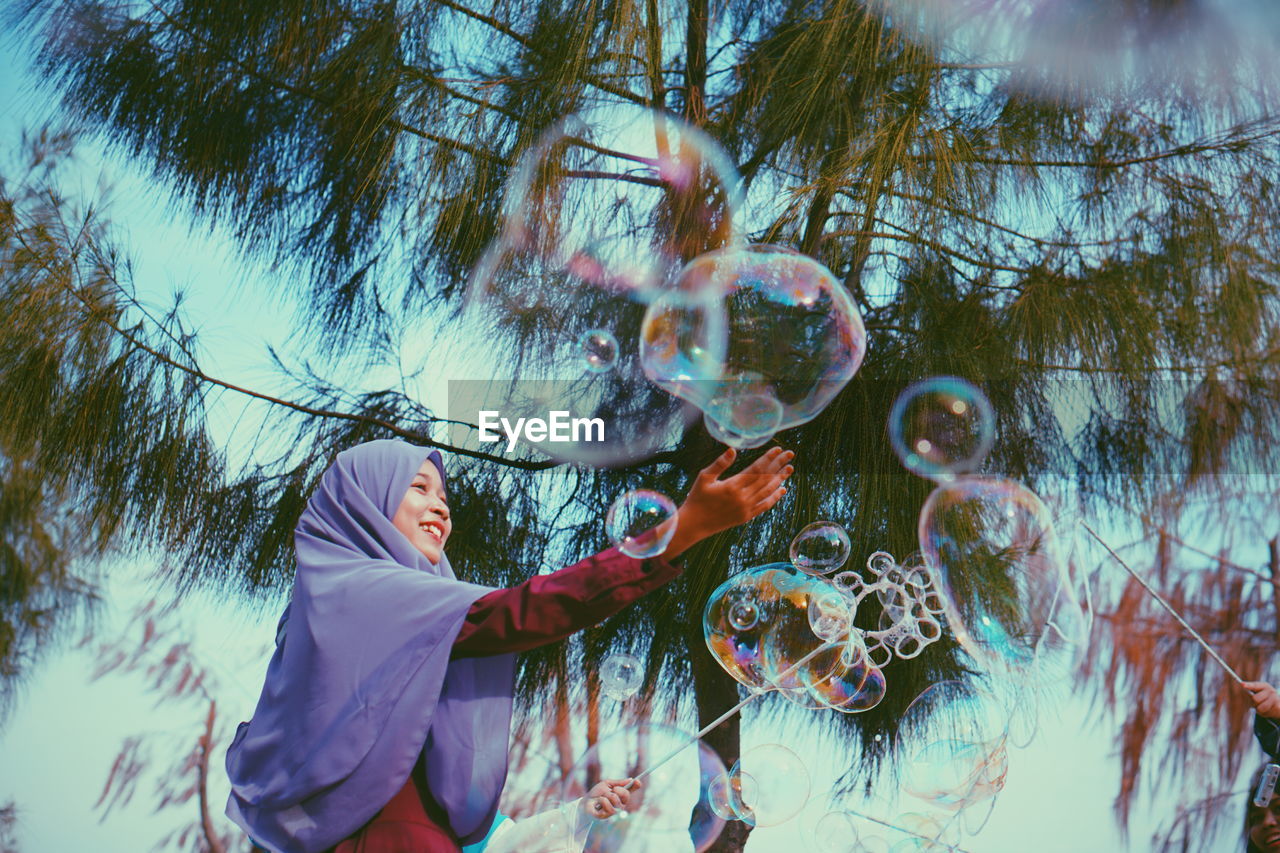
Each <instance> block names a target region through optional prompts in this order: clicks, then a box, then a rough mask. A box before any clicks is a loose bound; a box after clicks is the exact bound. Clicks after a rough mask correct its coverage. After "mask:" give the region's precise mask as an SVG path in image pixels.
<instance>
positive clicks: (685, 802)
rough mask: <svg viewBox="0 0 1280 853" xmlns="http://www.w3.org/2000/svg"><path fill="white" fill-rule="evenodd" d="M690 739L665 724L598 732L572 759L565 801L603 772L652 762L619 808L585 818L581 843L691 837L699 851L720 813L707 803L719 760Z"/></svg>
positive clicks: (628, 845) (603, 847) (594, 846)
mask: <svg viewBox="0 0 1280 853" xmlns="http://www.w3.org/2000/svg"><path fill="white" fill-rule="evenodd" d="M690 739H691V735H689V734H686V733H685V732H682V731H679V730H677V729H673V728H670V727H668V726H659V725H641V726H634V727H630V728H626V729H623V730H621V731H618V732H615V733H614V734H611V735H608V736H606V737H603V738H601V739H600V740H599V741H597V742H596V744H595V746H593V747H591V749H589V750H587V752H586V753H584V754H583V755H582V757H581V758H579V759H578V761H577V763H575V764H574V765H573V767H572V768H571V769H570V770H569V772H568V773H567V774H565V776H564V778H563V780H562V787H561V796H562V798H563V799H564V800H565V801H570V800H575V799H578V798H581V797H585V796H586V793H587V791H589V790H590V789H591V787H592V786H593V785H595V784H596V783H597V782H599V781H601V780H602V779H629V778H633V777H634V776H635V775H636V774H637V773H638V772H639V771H640V770H642V769H644V768H645V767H652V768H653V770H652V772H651V773H650V774H649V775H647V776H645V777H644V779H643V780H642V782H643V785H642V787H640V788H639V789H637V790H635V791H633V792H632V794H631V801H630V803H629V804H628V806H627V809H626V812H627V813H626V814H625V815H622V814H619V815H617V816H615V817H612V818H609V819H608V820H593V821H591V828H590V835H589V836H588V838H587V843H586V848H585V849H587V850H591V851H598V853H624V851H629V850H666V849H683V850H688V849H690V848H689V844H690V841H692V843H693V850H694V851H695V853H698V851H702V850H706V849H707V848H708V847H710V846H711V845H712V844H713V843H714V842H715V840H716V838H718V837H719V835H720V830H721V829H723V827H724V818H723V817H720V816H719V815H717V814H716V813H715V811H714V810H713V809H712V804H711V799H710V797H709V796H708V790H709V788H710V786H711V784H712V782H713V781H714V780H716V779H717V778H719V777H722V776H724V774H725V766H724V762H723V761H721V760H720V757H719V756H718V755H716V753H715V750H713V749H711V747H709V746H707V745H706V744H704V743H703V742H702V741H697V742H696V743H694V744H693V745H690ZM668 756H671V758H670V760H669V761H665V762H664V761H662V760H663V759H665V758H667V757H668ZM659 762H662V763H661V764H659Z"/></svg>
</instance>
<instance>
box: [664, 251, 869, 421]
mask: <svg viewBox="0 0 1280 853" xmlns="http://www.w3.org/2000/svg"><path fill="white" fill-rule="evenodd" d="M865 351H866V331H865V329H864V328H863V325H862V317H861V315H860V314H859V313H858V309H857V307H856V306H855V305H854V304H853V300H852V299H850V297H849V295H848V293H847V292H846V291H845V289H844V287H843V286H842V285H841V284H840V282H838V281H837V280H836V279H835V277H834V276H833V275H832V274H831V272H830V271H829V270H828V269H827V268H826V267H824V266H822V264H820V263H818V262H817V261H815V260H813V259H812V258H809V257H807V256H805V255H802V254H800V253H798V252H794V251H791V250H790V249H784V248H780V247H777V246H768V245H755V246H749V247H746V248H727V249H720V250H717V251H713V252H708V253H707V254H704V255H702V256H700V257H697V258H695V259H694V260H693V261H691V262H690V263H689V265H688V266H687V267H685V269H684V270H683V271H682V272H681V273H680V277H679V279H678V280H677V282H676V284H675V290H674V292H672V293H667V294H664V295H663V296H662V297H660V298H659V299H657V300H655V301H654V302H653V303H652V304H651V305H650V306H649V309H648V310H647V311H646V312H645V317H644V323H643V327H642V331H641V337H640V360H641V363H642V364H643V366H644V370H645V373H646V374H647V375H648V376H649V378H650V379H652V380H653V381H654V382H655V383H656V384H657V385H658V386H660V387H662V388H664V389H666V390H667V391H670V392H671V393H672V394H674V395H676V396H679V397H683V398H684V399H686V400H689V401H690V402H691V403H693V404H694V405H696V406H698V407H699V408H700V409H702V410H703V411H704V412H707V413H708V414H712V416H713V418H714V419H716V420H717V422H718V423H719V424H720V425H721V426H722V427H730V426H731V425H730V424H726V422H725V419H724V418H723V417H718V416H717V415H715V414H714V413H713V410H716V411H719V410H721V409H723V408H724V406H725V403H724V402H723V401H725V400H729V401H731V402H730V407H731V408H733V407H736V406H738V405H740V404H739V403H737V402H734V401H742V400H756V399H759V398H765V399H768V400H773V401H776V402H777V404H778V406H779V408H780V409H781V413H780V415H779V416H778V423H777V429H780V430H781V429H788V428H790V427H793V426H797V425H799V424H803V423H805V422H807V421H809V420H811V419H812V418H814V417H815V416H816V415H817V414H818V413H819V412H821V411H822V409H823V408H825V407H826V405H827V404H828V403H829V402H831V400H832V398H834V397H835V395H836V394H838V393H839V392H840V390H841V389H842V388H844V386H845V384H846V383H848V381H849V379H850V378H852V377H853V374H854V373H855V372H856V371H857V369H858V367H859V365H861V363H862V357H863V354H864V353H865ZM713 363H714V364H715V365H716V367H718V369H717V370H712V369H710V368H709V365H711V364H713ZM688 365H695V366H696V369H690V368H689V367H688ZM747 408H748V410H749V411H754V410H755V409H756V407H754V406H748V407H747ZM770 411H771V409H770ZM769 420H770V422H771V421H772V414H770V415H769ZM756 428H757V429H759V428H760V427H758V426H757V427H756ZM730 431H731V432H741V429H740V428H737V427H733V428H731V429H730Z"/></svg>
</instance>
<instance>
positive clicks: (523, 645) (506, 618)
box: [452, 548, 680, 658]
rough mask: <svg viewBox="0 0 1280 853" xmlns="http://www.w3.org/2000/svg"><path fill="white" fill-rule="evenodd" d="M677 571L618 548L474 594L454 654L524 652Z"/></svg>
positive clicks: (592, 620) (596, 619) (596, 618)
mask: <svg viewBox="0 0 1280 853" xmlns="http://www.w3.org/2000/svg"><path fill="white" fill-rule="evenodd" d="M679 574H680V569H679V568H677V567H675V566H673V565H671V564H670V563H668V562H667V561H666V560H664V559H662V558H661V557H655V558H652V559H649V560H637V559H636V558H634V557H628V556H627V555H626V554H623V553H622V552H620V551H619V550H618V549H617V548H610V549H608V550H607V551H601V552H600V553H599V554H596V555H595V556H593V557H588V558H587V559H585V560H583V561H582V562H580V563H574V564H573V565H572V566H569V567H568V568H564V569H561V570H560V571H558V572H553V573H552V574H549V575H538V576H537V577H532V578H529V580H527V581H525V582H524V583H522V584H520V585H519V586H513V587H511V588H509V589H495V590H494V591H493V592H489V593H485V594H484V595H482V596H481V597H480V598H478V599H476V601H475V603H474V604H472V605H471V609H470V610H468V611H467V618H466V621H465V622H463V623H462V630H461V631H460V632H458V638H457V639H456V640H454V643H453V654H452V657H455V658H466V657H484V656H485V655H498V654H505V653H508V652H523V651H527V650H529V649H533V648H537V647H538V646H544V645H546V644H547V643H554V642H555V641H556V640H562V639H564V638H565V637H567V636H569V635H570V634H572V633H574V632H575V631H580V630H582V629H583V628H589V627H591V626H592V625H596V624H598V623H600V622H601V621H603V620H604V619H607V618H608V617H610V616H612V615H613V614H615V613H617V612H618V611H619V610H621V609H622V608H624V607H626V606H627V605H628V604H630V603H631V602H633V601H635V600H636V599H637V598H640V597H641V596H643V595H645V594H647V593H650V592H652V591H653V590H655V589H657V588H658V587H660V586H662V585H663V584H665V583H666V582H667V581H669V580H671V579H672V578H674V577H676V576H677V575H679Z"/></svg>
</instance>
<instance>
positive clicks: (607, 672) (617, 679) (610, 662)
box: [600, 652, 644, 702]
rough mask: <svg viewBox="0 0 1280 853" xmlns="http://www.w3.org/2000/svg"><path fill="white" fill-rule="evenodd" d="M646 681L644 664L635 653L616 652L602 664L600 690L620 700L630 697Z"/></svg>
mask: <svg viewBox="0 0 1280 853" xmlns="http://www.w3.org/2000/svg"><path fill="white" fill-rule="evenodd" d="M642 681H644V665H643V664H641V663H640V659H639V658H637V657H636V656H635V655H629V654H627V653H626V652H615V653H614V654H611V655H609V656H608V657H607V658H605V659H604V661H603V662H602V663H601V664H600V690H601V691H602V692H603V693H604V694H605V695H606V696H609V697H611V698H613V699H617V700H618V701H620V702H621V701H622V700H624V699H630V698H631V697H632V696H634V695H635V694H636V691H637V690H639V689H640V683H641V682H642Z"/></svg>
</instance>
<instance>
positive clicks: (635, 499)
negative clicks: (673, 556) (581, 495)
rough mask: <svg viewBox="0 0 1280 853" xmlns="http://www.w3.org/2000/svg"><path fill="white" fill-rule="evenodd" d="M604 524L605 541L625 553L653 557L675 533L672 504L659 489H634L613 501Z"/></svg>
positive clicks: (668, 542) (674, 510)
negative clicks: (606, 539) (656, 490)
mask: <svg viewBox="0 0 1280 853" xmlns="http://www.w3.org/2000/svg"><path fill="white" fill-rule="evenodd" d="M604 525H605V532H606V533H608V535H609V541H610V542H612V543H613V544H614V545H616V546H617V548H618V550H619V551H621V552H622V553H624V554H626V555H627V556H628V557H635V558H637V559H641V560H643V559H647V558H649V557H656V556H657V555H659V554H661V553H662V552H663V551H665V550H667V545H669V544H670V543H671V537H672V536H674V535H675V532H676V505H675V503H673V502H672V500H671V498H669V497H667V496H666V495H664V494H662V493H661V492H655V491H653V490H652V489H635V490H633V491H630V492H627V493H626V494H624V495H622V496H621V497H620V498H618V499H617V500H615V501H614V502H613V506H611V507H609V513H608V514H607V515H606V516H605V520H604Z"/></svg>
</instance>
